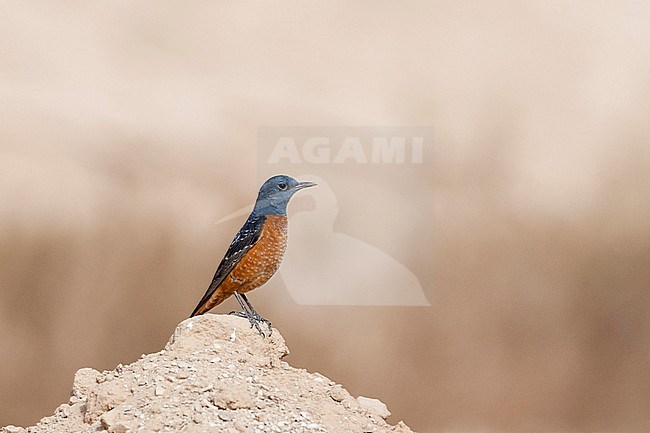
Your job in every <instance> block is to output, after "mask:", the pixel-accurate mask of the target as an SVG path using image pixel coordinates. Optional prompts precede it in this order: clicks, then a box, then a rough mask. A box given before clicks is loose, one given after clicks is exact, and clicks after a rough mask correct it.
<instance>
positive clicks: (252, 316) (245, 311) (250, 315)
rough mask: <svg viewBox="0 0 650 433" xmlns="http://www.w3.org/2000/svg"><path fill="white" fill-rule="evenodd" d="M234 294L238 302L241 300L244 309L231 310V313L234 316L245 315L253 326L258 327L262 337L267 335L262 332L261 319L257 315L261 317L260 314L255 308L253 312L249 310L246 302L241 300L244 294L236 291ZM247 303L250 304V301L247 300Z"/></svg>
mask: <svg viewBox="0 0 650 433" xmlns="http://www.w3.org/2000/svg"><path fill="white" fill-rule="evenodd" d="M234 294H235V298H237V302H239V305H241V308H242V311H231V312H230V314H232V315H233V316H237V317H244V318H246V319H248V321H249V322H251V328H252V327H253V326H254V327H255V328H256V329H257V332H259V333H260V335H261V336H262V337H266V335H264V332H262V328H260V324H259V322H260V320H259V319H258V318H257V317H256V316H258V317H259V315H258V314H257V313H255V310H253V311H252V312H249V311H248V309H247V308H246V305H244V302H242V300H241V296H244V295H240V294H239V293H237V292H234ZM244 299H245V298H244ZM246 303H247V304H248V305H250V303H249V302H248V301H246ZM269 335H271V334H269Z"/></svg>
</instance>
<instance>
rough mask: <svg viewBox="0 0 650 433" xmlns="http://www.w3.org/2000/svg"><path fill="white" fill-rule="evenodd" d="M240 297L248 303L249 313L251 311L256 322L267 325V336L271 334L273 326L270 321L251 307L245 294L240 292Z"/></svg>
mask: <svg viewBox="0 0 650 433" xmlns="http://www.w3.org/2000/svg"><path fill="white" fill-rule="evenodd" d="M241 297H242V298H244V301H246V305H248V308H249V309H250V311H251V313H253V317H254V318H255V320H257V321H258V322H264V323H266V325H267V326H268V327H269V337H270V336H271V334H273V328H272V327H271V322H270V321H269V320H267V319H265V318H264V317H262V316H260V315H259V313H258V312H257V311H255V308H253V304H251V303H250V301H249V300H248V298H247V297H246V295H245V294H243V293H242V294H241Z"/></svg>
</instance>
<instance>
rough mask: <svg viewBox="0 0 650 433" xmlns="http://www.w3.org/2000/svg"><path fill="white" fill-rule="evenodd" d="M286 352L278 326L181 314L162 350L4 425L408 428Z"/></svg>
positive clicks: (86, 375)
mask: <svg viewBox="0 0 650 433" xmlns="http://www.w3.org/2000/svg"><path fill="white" fill-rule="evenodd" d="M288 353H289V350H288V349H287V347H286V345H285V343H284V339H283V338H282V336H281V335H280V334H279V332H278V331H277V330H275V331H274V332H273V335H272V336H271V337H270V338H261V337H260V335H259V334H258V333H257V331H255V330H254V329H251V328H250V326H249V324H248V321H247V320H245V319H241V318H238V317H234V316H227V315H211V314H208V315H204V316H199V317H195V318H192V319H187V320H185V321H183V322H182V323H181V324H180V325H179V326H178V327H177V328H176V330H175V332H174V335H173V336H172V337H171V339H170V341H169V343H167V346H166V347H165V349H164V350H161V351H160V352H157V353H152V354H150V355H143V356H142V357H141V358H140V359H139V360H138V361H136V362H134V363H133V364H130V365H126V366H122V365H118V366H117V368H116V369H115V370H113V371H104V372H102V373H100V372H99V371H96V370H93V369H92V368H82V369H81V370H79V371H78V372H77V373H76V374H75V378H74V384H73V389H72V393H71V396H70V400H69V402H68V403H65V404H62V405H61V406H59V407H58V408H57V410H56V412H55V414H54V415H53V416H50V417H47V418H43V419H42V420H41V421H40V422H39V423H38V424H37V425H36V426H34V427H29V428H28V429H27V430H25V429H23V428H21V427H13V426H9V427H5V428H4V429H3V432H10V433H17V432H25V431H28V432H30V433H45V432H48V433H49V432H57V433H61V432H97V431H108V432H111V433H113V432H114V433H126V432H130V431H134V432H140V431H147V432H149V431H150V432H157V431H166V432H171V431H173V432H208V431H209V432H215V431H220V432H228V433H243V432H246V433H259V432H319V431H320V432H324V431H325V432H341V433H343V432H344V433H350V432H400V433H408V432H411V430H410V429H409V428H408V427H407V426H406V425H404V424H403V423H401V422H400V423H399V424H398V425H396V426H390V425H388V424H387V423H386V422H385V418H387V417H388V416H389V415H390V412H388V409H387V408H386V406H385V405H384V404H383V403H381V402H380V401H378V400H375V399H369V398H365V397H358V398H356V399H355V398H353V397H352V396H351V395H350V394H349V393H348V392H347V391H346V390H345V389H344V388H343V387H342V386H341V385H337V384H335V383H334V382H332V381H331V380H329V379H328V378H326V377H324V376H322V375H320V374H318V373H308V372H307V371H305V370H303V369H297V368H293V367H291V366H290V365H289V364H287V363H286V362H284V361H281V359H282V358H283V357H284V356H285V355H287V354H288Z"/></svg>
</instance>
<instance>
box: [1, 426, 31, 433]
mask: <svg viewBox="0 0 650 433" xmlns="http://www.w3.org/2000/svg"><path fill="white" fill-rule="evenodd" d="M26 431H27V430H25V429H24V428H22V427H18V426H15V425H8V426H6V427H3V428H2V433H25V432H26Z"/></svg>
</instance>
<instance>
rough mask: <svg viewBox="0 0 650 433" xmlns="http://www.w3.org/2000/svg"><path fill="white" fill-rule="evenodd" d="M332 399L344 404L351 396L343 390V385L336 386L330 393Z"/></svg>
mask: <svg viewBox="0 0 650 433" xmlns="http://www.w3.org/2000/svg"><path fill="white" fill-rule="evenodd" d="M329 394H330V397H331V398H332V400H334V401H336V402H339V403H340V402H342V401H343V400H344V399H345V398H346V397H349V396H350V394H349V393H348V392H347V391H346V390H344V389H343V387H342V386H341V385H336V386H333V387H332V388H330V391H329Z"/></svg>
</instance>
